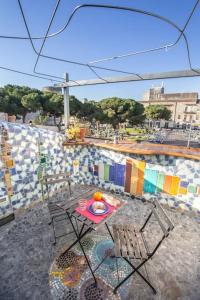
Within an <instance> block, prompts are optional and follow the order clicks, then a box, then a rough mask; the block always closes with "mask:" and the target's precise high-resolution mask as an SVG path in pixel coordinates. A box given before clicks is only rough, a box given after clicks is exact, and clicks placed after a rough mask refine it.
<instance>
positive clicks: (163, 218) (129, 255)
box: [109, 200, 174, 294]
mask: <svg viewBox="0 0 200 300" xmlns="http://www.w3.org/2000/svg"><path fill="white" fill-rule="evenodd" d="M152 216H154V217H155V220H156V223H158V225H159V226H160V228H161V233H162V234H161V238H160V239H159V240H158V241H157V242H156V245H154V247H153V250H150V248H149V243H148V235H149V233H147V230H146V229H147V224H148V223H149V220H150V219H151V217H152ZM173 228H174V225H173V224H172V222H171V220H170V219H169V217H168V216H167V214H166V212H165V211H164V209H163V208H162V206H161V205H160V203H159V202H158V201H157V200H154V202H153V209H152V210H151V212H150V214H149V215H148V217H147V219H146V220H145V222H144V225H143V226H142V227H141V228H140V229H139V230H137V229H136V228H135V227H134V226H133V225H127V224H124V225H117V224H114V225H113V234H111V232H110V231H109V233H110V236H111V238H112V240H113V242H114V248H115V257H116V261H117V259H118V258H123V259H124V260H125V261H126V262H127V263H128V264H129V265H130V266H131V267H132V268H133V271H131V273H130V274H128V275H127V276H126V277H125V278H124V279H123V280H122V281H121V282H120V283H118V285H117V286H116V287H115V288H114V293H116V291H117V289H118V288H119V287H120V286H121V285H122V284H123V283H124V282H125V281H126V280H128V279H129V278H130V277H131V276H132V275H133V274H134V273H137V274H138V275H139V276H140V277H141V278H142V279H143V280H144V281H145V282H146V283H147V284H148V285H149V287H150V288H151V289H152V291H153V292H154V293H155V294H156V290H155V288H154V287H153V286H152V284H151V283H150V281H149V279H147V278H145V277H144V276H143V274H142V273H141V272H140V270H139V269H140V268H141V267H142V266H143V265H144V264H145V263H146V262H147V261H148V260H149V259H151V258H152V257H153V255H154V254H155V253H156V251H157V249H158V248H159V247H160V245H161V244H162V242H163V241H164V240H165V239H166V238H167V237H168V235H169V232H170V231H171V230H172V229H173ZM148 231H149V230H148ZM151 237H152V236H151ZM131 260H136V261H137V260H139V261H140V263H139V265H138V266H134V265H133V263H132V262H131ZM117 266H118V264H117ZM117 268H118V267H117Z"/></svg>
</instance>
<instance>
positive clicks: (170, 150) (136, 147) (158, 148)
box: [93, 142, 200, 160]
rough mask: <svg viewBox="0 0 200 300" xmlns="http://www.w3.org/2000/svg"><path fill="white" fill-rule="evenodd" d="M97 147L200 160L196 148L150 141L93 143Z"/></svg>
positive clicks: (199, 152) (199, 153)
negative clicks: (140, 142)
mask: <svg viewBox="0 0 200 300" xmlns="http://www.w3.org/2000/svg"><path fill="white" fill-rule="evenodd" d="M93 145H95V146H96V147H101V148H105V149H109V150H113V151H119V152H124V153H132V154H142V155H144V154H147V155H169V156H177V157H185V158H191V159H196V160H200V151H199V149H196V148H190V149H188V148H186V147H180V146H171V145H167V147H166V145H158V144H156V145H154V144H150V143H145V144H142V146H141V144H137V143H132V142H131V143H130V142H129V143H128V142H126V143H121V144H118V145H114V144H103V143H101V144H100V143H93Z"/></svg>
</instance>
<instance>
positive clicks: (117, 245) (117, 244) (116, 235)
mask: <svg viewBox="0 0 200 300" xmlns="http://www.w3.org/2000/svg"><path fill="white" fill-rule="evenodd" d="M113 237H114V241H115V255H116V256H118V257H119V256H121V251H120V250H121V248H120V240H119V233H118V230H117V227H116V225H113Z"/></svg>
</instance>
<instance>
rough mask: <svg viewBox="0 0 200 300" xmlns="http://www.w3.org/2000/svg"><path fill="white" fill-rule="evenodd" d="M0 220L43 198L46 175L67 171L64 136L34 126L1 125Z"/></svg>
mask: <svg viewBox="0 0 200 300" xmlns="http://www.w3.org/2000/svg"><path fill="white" fill-rule="evenodd" d="M0 129H1V131H0V141H1V152H0V218H1V217H2V216H5V215H7V214H9V213H10V212H11V211H13V210H16V209H18V208H21V207H26V206H28V205H30V204H31V203H32V202H34V201H37V200H38V199H41V198H42V189H41V182H40V178H41V176H42V174H43V173H44V172H47V173H49V174H51V173H52V172H57V173H59V172H64V171H65V170H66V160H65V159H64V152H63V147H62V144H63V140H64V137H63V136H62V135H60V134H58V133H56V132H53V131H47V130H42V129H38V128H35V127H29V126H25V125H24V126H23V125H17V124H16V125H15V124H12V123H6V122H4V123H0Z"/></svg>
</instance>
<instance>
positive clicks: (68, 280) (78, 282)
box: [49, 235, 131, 300]
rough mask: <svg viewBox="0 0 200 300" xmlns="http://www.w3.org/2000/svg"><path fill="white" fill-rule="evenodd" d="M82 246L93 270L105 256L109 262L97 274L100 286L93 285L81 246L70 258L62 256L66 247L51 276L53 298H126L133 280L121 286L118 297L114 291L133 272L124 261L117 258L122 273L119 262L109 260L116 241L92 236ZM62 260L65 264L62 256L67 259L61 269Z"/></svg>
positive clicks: (86, 299)
mask: <svg viewBox="0 0 200 300" xmlns="http://www.w3.org/2000/svg"><path fill="white" fill-rule="evenodd" d="M88 238H89V239H90V242H89V245H90V246H89V248H87V247H88V241H89V240H88ZM91 240H92V243H91ZM83 244H84V245H85V247H84V249H85V250H86V248H87V251H86V253H87V255H88V258H89V260H90V262H91V264H92V267H93V269H95V268H96V267H97V266H98V265H99V263H100V262H101V261H102V259H103V258H104V257H105V255H106V259H105V260H104V261H103V263H102V264H101V265H100V267H99V269H98V270H97V271H96V273H95V274H96V277H97V281H98V287H97V288H96V287H95V286H94V280H93V278H92V275H91V273H90V271H89V268H88V266H87V265H86V263H85V259H84V256H83V255H82V254H81V252H80V248H79V246H78V245H76V246H75V247H74V248H73V251H70V254H69V255H68V254H65V253H63V251H64V250H65V248H63V249H62V251H61V253H59V254H58V255H57V257H56V258H55V260H54V262H53V264H52V266H51V268H50V273H49V283H50V289H51V293H52V296H53V299H55V300H57V299H67V298H66V297H67V296H68V295H70V297H71V298H69V299H82V300H96V299H97V300H99V299H102V300H104V299H111V300H119V299H121V298H122V299H125V297H126V296H127V295H128V292H129V288H130V285H131V279H130V280H128V281H127V282H126V283H125V284H124V285H122V287H120V289H119V292H118V293H117V294H116V295H114V294H113V288H114V287H115V286H116V285H117V284H118V280H122V278H123V277H125V276H126V275H127V274H128V273H130V271H131V267H130V266H129V265H128V264H127V263H126V262H125V261H124V260H123V259H118V268H119V271H118V272H117V265H116V262H115V260H116V259H115V258H110V257H109V255H110V254H111V252H110V250H112V249H113V242H112V241H111V240H109V239H108V236H98V235H89V236H87V237H86V238H85V239H84V238H83ZM66 248H67V246H66ZM72 253H73V254H72ZM60 257H61V261H62V262H63V257H64V260H65V262H64V264H62V268H60V263H59V265H58V262H60ZM72 257H73V259H72ZM118 276H119V278H118ZM76 297H77V298H76Z"/></svg>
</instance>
